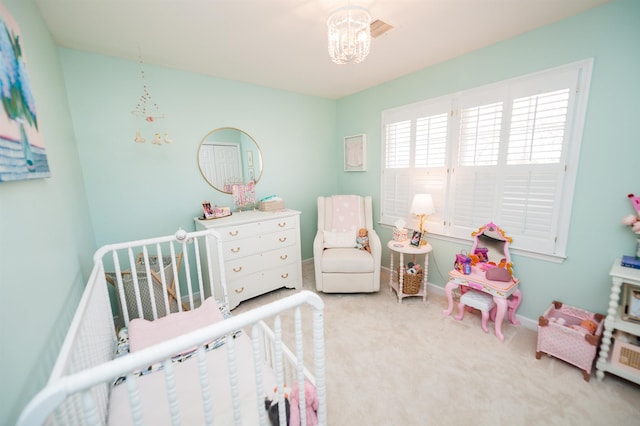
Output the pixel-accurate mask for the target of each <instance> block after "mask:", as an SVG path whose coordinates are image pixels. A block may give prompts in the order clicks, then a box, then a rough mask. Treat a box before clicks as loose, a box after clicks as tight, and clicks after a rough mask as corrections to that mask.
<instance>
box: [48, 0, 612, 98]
mask: <svg viewBox="0 0 640 426" xmlns="http://www.w3.org/2000/svg"><path fill="white" fill-rule="evenodd" d="M609 1H610V0H386V1H383V0H363V1H361V2H358V3H357V4H358V5H362V6H364V7H366V8H368V9H369V12H370V13H371V15H372V19H374V20H375V19H381V20H383V21H385V22H387V23H388V24H390V25H392V26H393V27H394V28H393V29H392V30H391V31H389V32H387V33H386V34H384V35H382V36H381V37H378V38H376V39H374V40H373V41H372V43H371V53H370V54H369V56H368V57H367V58H366V59H365V60H364V62H362V63H360V64H356V65H336V64H334V63H333V62H331V60H330V59H329V57H328V54H327V27H326V20H327V17H328V15H329V13H330V12H331V11H332V10H334V9H336V8H337V7H341V6H344V5H346V4H347V3H348V2H347V1H346V0H344V1H337V0H36V4H37V5H38V6H39V8H40V10H41V12H42V15H43V17H44V20H45V21H46V24H47V26H48V27H49V30H50V31H51V34H52V36H53V38H54V39H55V41H56V42H57V43H58V44H59V45H60V46H64V47H68V48H72V49H78V50H86V51H91V52H96V53H100V54H104V55H109V56H115V57H121V58H125V59H130V60H136V61H137V60H138V55H139V52H140V53H141V54H142V58H143V61H144V62H145V63H148V64H156V65H162V66H166V67H170V68H174V69H180V70H186V71H193V72H196V73H201V74H206V75H211V76H216V77H221V78H225V79H231V80H237V81H242V82H247V83H253V84H258V85H261V86H267V87H272V88H277V89H283V90H287V91H291V92H296V93H301V94H306V95H313V96H320V97H325V98H330V99H338V98H341V97H343V96H347V95H350V94H353V93H356V92H359V91H361V90H364V89H367V88H369V87H373V86H376V85H378V84H381V83H383V82H385V81H389V80H392V79H394V78H397V77H400V76H402V75H405V74H408V73H411V72H414V71H417V70H420V69H422V68H425V67H428V66H430V65H433V64H436V63H440V62H443V61H446V60H448V59H451V58H454V57H456V56H458V55H461V54H464V53H467V52H471V51H473V50H476V49H479V48H482V47H484V46H488V45H491V44H493V43H496V42H498V41H501V40H505V39H508V38H510V37H513V36H516V35H518V34H522V33H525V32H527V31H530V30H533V29H535V28H538V27H541V26H544V25H548V24H550V23H553V22H556V21H559V20H561V19H564V18H567V17H569V16H572V15H575V14H578V13H580V12H583V11H585V10H587V9H590V8H592V7H594V6H598V5H601V4H604V3H608V2H609ZM354 4H355V2H354Z"/></svg>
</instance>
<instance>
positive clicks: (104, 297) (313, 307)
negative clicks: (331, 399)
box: [18, 230, 327, 426]
mask: <svg viewBox="0 0 640 426" xmlns="http://www.w3.org/2000/svg"><path fill="white" fill-rule="evenodd" d="M208 235H213V236H214V237H215V241H216V244H217V245H218V253H222V247H221V240H220V236H219V234H218V233H217V232H216V231H215V230H208V231H199V232H192V233H187V232H185V231H182V230H179V231H178V232H177V233H176V234H175V235H172V236H165V237H158V238H151V239H146V240H140V241H133V242H128V243H121V244H113V245H108V246H105V247H102V248H101V249H99V250H98V251H97V252H96V254H95V256H94V268H93V270H92V273H91V276H90V278H89V282H88V284H87V287H86V289H85V291H84V294H83V297H82V299H81V301H80V304H79V306H78V308H77V311H76V314H75V316H74V318H73V320H72V322H71V325H70V328H69V331H68V333H67V336H66V338H65V341H64V343H63V345H62V348H61V350H60V354H59V356H58V359H57V361H56V363H55V365H54V367H53V370H52V373H51V376H50V378H49V381H48V383H47V385H46V386H45V388H44V389H42V390H41V391H40V392H39V393H38V394H37V395H36V396H35V397H34V398H33V399H32V400H31V401H30V402H29V404H28V405H27V406H26V407H25V409H24V410H23V412H22V414H21V416H20V418H19V420H18V425H20V426H22V425H40V424H63V425H68V424H89V425H103V424H124V423H127V424H136V425H139V424H140V425H141V424H154V425H156V424H159V423H163V424H174V425H176V424H196V423H197V424H207V425H218V424H221V425H227V424H234V425H241V424H245V425H253V424H260V425H267V424H269V423H268V422H269V419H268V418H267V413H266V410H265V396H268V393H269V390H271V391H272V392H273V389H277V391H275V394H272V397H273V398H275V399H276V400H277V401H278V416H279V422H280V424H281V425H284V424H288V423H287V420H286V413H285V408H284V407H285V404H284V389H285V388H286V387H293V388H294V389H295V388H296V387H297V389H298V392H297V393H296V395H297V397H298V398H299V401H300V403H299V406H298V407H299V411H300V413H299V414H300V419H301V424H306V416H305V414H306V410H307V409H308V408H307V406H308V404H307V403H308V402H309V401H305V383H306V382H307V381H308V382H309V383H311V384H312V385H313V386H314V387H315V388H314V389H315V391H316V397H317V401H316V403H317V411H316V412H315V413H316V415H317V421H318V424H320V425H326V423H327V419H326V416H327V414H326V385H325V380H324V331H323V308H324V305H323V302H322V300H321V299H320V298H319V297H318V296H317V295H316V294H314V293H312V292H309V291H302V292H298V293H295V294H293V295H291V296H288V297H285V298H283V299H281V300H278V301H276V302H273V303H270V304H266V305H263V306H260V307H258V308H256V309H253V310H251V311H248V312H245V313H241V314H238V315H231V314H230V313H229V312H228V310H227V308H228V304H227V295H226V287H225V286H224V285H223V286H222V288H223V291H222V293H223V294H216V293H215V289H214V286H213V282H214V280H213V277H212V275H211V274H212V273H213V272H212V271H218V273H219V274H220V282H222V283H225V277H224V275H225V273H224V263H223V260H222V259H217V260H216V261H217V263H218V264H217V265H212V264H211V256H210V253H211V251H212V248H211V247H210V246H209V244H210V243H209V240H208V239H207V236H208ZM180 263H182V265H184V266H182V265H180ZM105 271H109V272H112V274H111V277H115V281H112V284H114V285H111V284H108V282H107V279H106V276H105ZM132 271H133V272H132ZM127 280H129V281H127ZM172 284H173V285H172ZM172 287H173V288H172ZM116 292H117V295H118V296H119V297H117V298H116V297H115V295H116ZM182 292H185V293H186V294H185V295H184V296H183V295H182V294H181V293H182ZM110 293H111V295H110ZM204 295H207V296H209V295H212V297H215V298H216V300H217V301H218V304H219V306H220V307H221V311H222V312H223V313H225V314H226V315H225V319H224V320H221V321H219V322H216V323H213V324H211V325H207V326H205V327H203V328H198V329H196V330H194V331H189V332H187V333H185V334H181V335H178V336H177V337H172V338H170V339H169V340H166V341H163V342H160V343H157V344H154V345H153V346H150V347H147V348H144V349H142V350H139V351H135V352H133V351H132V353H128V354H126V355H125V356H120V357H117V358H115V354H116V350H117V349H118V348H119V345H118V343H119V342H118V337H117V333H116V331H117V330H116V325H115V324H114V313H113V312H114V311H115V312H116V313H117V317H118V318H117V319H118V321H117V323H118V324H122V325H124V326H125V327H127V326H133V323H132V322H131V321H134V319H135V318H141V317H143V316H144V317H145V318H146V319H147V320H156V319H160V318H163V317H164V316H166V315H169V317H168V318H164V319H163V320H162V321H166V320H167V319H169V320H171V321H172V320H173V318H177V317H179V316H181V315H182V316H183V317H184V316H185V315H191V314H189V313H186V314H185V313H182V312H183V311H184V310H185V308H188V309H189V310H190V311H191V312H196V311H197V310H198V306H200V305H201V304H202V303H203V302H204ZM174 296H175V299H174ZM132 299H135V300H132ZM183 300H184V301H185V303H184V304H183V303H181V302H182V301H183ZM209 302H210V300H208V302H207V303H209ZM132 307H133V308H132ZM204 308H205V307H204V306H203V309H204ZM307 312H308V313H309V314H310V315H311V321H307V322H310V324H307V323H304V324H303V321H302V317H303V313H305V314H306V313H307ZM285 319H290V320H291V324H289V323H286V324H288V325H290V328H283V324H282V323H283V320H285ZM267 320H273V329H272V328H270V327H269V326H268V325H267V322H266V321H267ZM136 321H144V320H136ZM160 322H161V321H158V322H156V323H155V324H160ZM291 327H293V328H291ZM309 329H311V330H312V333H313V334H312V336H308V337H307V343H308V345H310V346H312V351H311V354H310V356H309V355H308V354H307V355H308V358H310V359H311V360H312V363H313V365H314V370H313V374H312V373H311V372H310V370H309V369H308V368H306V367H305V364H304V355H305V352H304V343H303V342H304V341H305V335H306V334H309V333H308V331H309ZM121 334H123V333H121ZM283 335H284V336H285V337H288V338H289V340H287V339H286V338H283ZM285 340H287V343H288V344H290V345H291V347H292V348H293V350H290V349H289V348H288V346H287V345H286V344H285V343H284V341H285ZM212 342H215V343H216V344H215V345H212ZM120 343H122V342H120ZM207 345H208V346H209V347H216V346H218V345H219V347H217V348H215V349H207V348H206V346H207ZM183 353H188V355H186V356H184V355H183V356H181V357H176V354H183ZM172 358H173V360H172ZM176 359H179V360H180V361H181V362H176ZM149 366H154V368H153V369H155V368H156V367H159V371H155V372H151V373H149V374H143V373H140V371H143V372H147V371H148V370H149ZM119 378H120V379H119ZM118 381H120V382H122V381H123V382H124V383H122V384H117V385H116V384H115V383H116V382H118ZM150 389H151V390H150Z"/></svg>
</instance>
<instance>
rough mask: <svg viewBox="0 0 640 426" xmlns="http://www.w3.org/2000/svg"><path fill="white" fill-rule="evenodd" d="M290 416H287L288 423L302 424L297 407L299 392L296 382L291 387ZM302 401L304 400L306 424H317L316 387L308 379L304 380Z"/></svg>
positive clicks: (317, 403) (313, 425) (309, 425)
mask: <svg viewBox="0 0 640 426" xmlns="http://www.w3.org/2000/svg"><path fill="white" fill-rule="evenodd" d="M290 399H291V417H290V418H289V425H300V424H302V421H301V418H300V407H299V401H300V400H299V393H298V384H297V383H296V384H295V385H293V388H291V397H290ZM304 401H305V413H306V417H307V426H315V425H317V424H318V406H319V401H318V394H317V392H316V387H315V386H314V385H313V384H312V383H311V382H310V381H308V380H305V381H304Z"/></svg>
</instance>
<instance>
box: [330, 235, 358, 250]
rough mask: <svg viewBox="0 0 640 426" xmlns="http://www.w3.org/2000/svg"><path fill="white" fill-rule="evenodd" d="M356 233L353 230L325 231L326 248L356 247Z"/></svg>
mask: <svg viewBox="0 0 640 426" xmlns="http://www.w3.org/2000/svg"><path fill="white" fill-rule="evenodd" d="M355 246H356V234H355V232H353V231H343V232H339V231H324V248H340V247H351V248H353V247H355Z"/></svg>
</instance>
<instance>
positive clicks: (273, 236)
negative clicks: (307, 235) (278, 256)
mask: <svg viewBox="0 0 640 426" xmlns="http://www.w3.org/2000/svg"><path fill="white" fill-rule="evenodd" d="M297 237H298V230H297V229H288V230H285V231H279V232H272V233H270V234H263V235H261V236H260V237H259V240H258V245H259V251H267V250H276V249H279V248H281V247H288V246H292V245H294V244H296V242H297Z"/></svg>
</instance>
